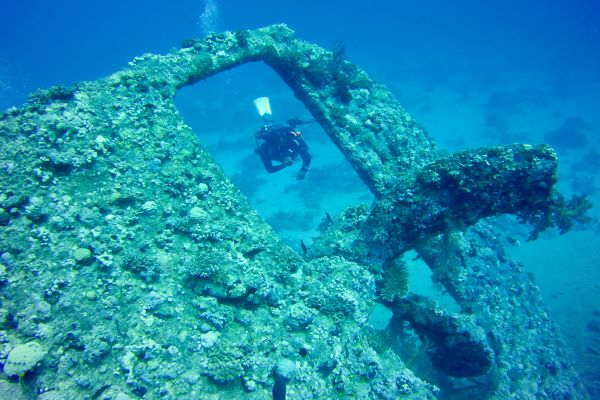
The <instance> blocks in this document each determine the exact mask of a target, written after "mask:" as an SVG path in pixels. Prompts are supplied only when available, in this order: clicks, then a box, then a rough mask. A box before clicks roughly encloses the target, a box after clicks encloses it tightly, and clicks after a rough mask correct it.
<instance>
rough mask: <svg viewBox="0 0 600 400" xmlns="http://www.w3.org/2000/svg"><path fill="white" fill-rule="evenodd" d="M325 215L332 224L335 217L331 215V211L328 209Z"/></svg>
mask: <svg viewBox="0 0 600 400" xmlns="http://www.w3.org/2000/svg"><path fill="white" fill-rule="evenodd" d="M325 216H326V217H327V221H329V223H330V224H332V223H333V219H332V218H331V215H329V213H328V212H327V211H325Z"/></svg>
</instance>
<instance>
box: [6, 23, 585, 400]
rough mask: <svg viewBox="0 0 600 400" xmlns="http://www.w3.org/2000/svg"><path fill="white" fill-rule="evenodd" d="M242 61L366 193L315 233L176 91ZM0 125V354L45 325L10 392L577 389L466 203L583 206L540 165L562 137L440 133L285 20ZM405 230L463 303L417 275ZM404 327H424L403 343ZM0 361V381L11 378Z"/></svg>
mask: <svg viewBox="0 0 600 400" xmlns="http://www.w3.org/2000/svg"><path fill="white" fill-rule="evenodd" d="M250 61H263V62H265V63H266V64H268V65H269V66H271V67H272V68H273V69H274V70H275V71H276V72H277V73H278V74H279V75H280V76H281V77H282V79H283V80H284V81H285V82H286V83H287V84H288V85H289V86H290V87H291V88H292V89H293V91H294V93H295V95H296V96H297V98H298V99H300V100H301V101H302V102H303V103H304V104H305V105H306V107H307V108H308V109H309V110H310V112H311V113H312V115H313V116H314V118H316V119H317V121H318V122H319V123H320V124H321V125H322V127H323V128H324V130H325V131H326V132H327V133H328V135H329V136H330V137H331V138H332V140H333V141H334V142H335V144H336V145H337V146H338V148H339V149H340V150H341V151H342V152H343V154H344V155H345V157H346V158H347V159H348V160H349V161H350V163H351V164H352V166H353V167H354V168H355V169H356V171H357V172H358V173H359V175H360V177H361V178H362V179H363V180H364V182H365V183H366V184H367V186H368V187H369V188H370V190H371V191H372V192H373V194H374V195H375V197H376V199H377V200H376V204H374V205H373V206H372V207H365V206H357V207H354V208H351V209H348V210H347V211H345V212H344V213H342V214H341V215H339V216H337V217H336V218H334V220H333V222H332V223H331V224H330V226H329V228H328V230H327V231H325V232H323V235H322V237H321V238H319V239H317V240H316V241H315V244H314V246H313V247H312V248H310V249H309V251H308V254H307V255H306V257H301V256H299V255H298V254H297V253H296V252H294V251H293V250H291V249H290V248H288V247H286V246H285V245H284V244H283V243H282V242H281V241H279V240H278V238H277V236H276V235H275V234H274V233H273V231H272V230H271V228H270V227H269V226H268V225H267V224H266V223H265V222H264V221H262V220H261V219H260V218H259V217H258V215H257V214H256V212H254V211H253V210H252V209H251V208H250V206H249V205H248V202H247V201H246V199H245V197H244V196H243V195H241V194H240V193H239V191H238V190H237V189H236V188H235V187H234V186H233V185H232V184H231V183H230V182H229V180H228V179H226V177H225V176H224V175H223V173H222V172H221V170H220V168H219V167H218V166H217V165H216V163H215V162H214V161H213V160H212V158H211V156H210V155H209V154H208V153H207V152H206V151H205V150H204V149H203V148H202V146H201V145H200V143H199V142H198V140H197V138H196V136H195V135H194V132H192V130H191V129H190V128H189V127H188V126H187V125H186V124H185V123H184V121H183V119H182V117H181V115H180V114H179V112H178V111H177V109H176V107H175V104H174V97H175V94H176V92H177V90H178V89H179V88H181V87H183V86H186V85H190V84H193V83H194V82H197V81H199V80H202V79H205V78H206V77H208V76H210V75H213V74H217V73H219V72H221V71H224V70H226V69H229V68H233V67H235V66H237V65H240V64H243V63H246V62H250ZM0 135H1V142H0V167H1V175H0V252H1V257H0V296H1V297H0V362H2V363H5V362H6V360H7V357H8V356H9V354H10V352H11V350H12V349H14V348H17V347H18V348H20V349H22V348H24V347H23V346H21V345H23V344H26V343H34V344H32V345H28V347H25V348H35V349H36V350H37V353H36V356H37V358H33V357H29V358H27V360H33V361H34V362H36V363H35V365H33V363H31V364H22V365H23V367H22V368H21V369H23V370H26V371H22V370H21V369H13V370H18V371H19V374H20V375H21V376H20V380H21V381H22V383H23V384H24V385H23V386H21V387H24V388H26V389H23V390H21V393H20V395H21V396H23V397H26V396H28V395H29V394H31V393H32V392H35V393H39V395H38V396H39V397H38V398H40V399H67V398H79V399H86V398H87V399H96V398H98V399H120V400H124V399H133V398H141V397H143V398H165V399H184V398H185V399H218V398H227V399H236V398H237V399H265V398H270V397H271V396H272V391H273V390H275V392H276V395H277V398H281V396H282V395H284V392H287V398H290V399H300V398H303V399H306V398H314V399H328V398H329V399H331V398H365V399H367V398H373V399H379V398H381V399H394V398H403V399H436V398H453V399H461V398H464V399H467V398H472V399H507V398H514V399H525V398H545V399H566V398H569V399H583V398H586V396H585V394H584V392H583V389H582V388H581V385H580V383H579V379H578V376H577V374H576V373H575V372H574V370H573V368H572V367H571V364H570V362H569V360H568V358H567V357H566V356H565V354H564V350H563V347H562V344H561V342H560V340H559V338H558V337H557V334H556V330H555V328H554V327H553V325H552V323H551V322H550V319H549V317H548V315H547V313H546V312H545V311H544V309H543V307H542V305H541V300H540V296H539V294H538V290H537V288H536V286H535V285H534V283H533V282H532V280H531V278H530V277H529V276H528V275H527V274H525V273H524V272H523V270H522V268H521V267H520V266H519V265H518V264H517V263H515V262H513V261H511V260H510V259H509V258H508V257H507V255H506V254H504V252H503V248H502V245H501V244H500V243H499V242H498V241H497V240H496V238H495V236H494V233H493V230H492V228H491V227H490V226H488V225H486V224H482V223H481V222H478V221H479V220H480V219H481V218H484V217H488V216H493V215H498V214H504V213H510V214H516V215H518V216H519V217H520V218H522V219H523V220H524V221H527V222H533V223H535V226H536V227H537V228H536V229H543V228H546V227H549V226H557V227H559V228H560V229H561V230H566V229H568V228H569V226H570V224H572V223H573V222H578V220H580V219H582V218H584V217H583V216H582V214H583V213H582V212H581V211H585V209H586V207H587V204H586V202H585V201H584V200H582V199H577V198H576V199H574V200H572V201H571V202H567V201H565V200H564V199H562V198H561V197H560V196H559V195H558V194H556V193H555V191H554V189H553V185H554V183H555V180H556V177H555V173H556V156H555V154H554V152H553V151H552V149H551V148H549V147H548V146H537V147H532V146H528V145H510V146H502V147H495V148H489V149H478V150H473V151H466V152H461V153H457V154H450V155H448V154H444V153H442V152H440V151H438V150H437V149H436V148H435V146H434V144H433V143H432V142H431V140H430V139H429V137H428V136H427V134H426V132H425V131H424V130H423V129H422V128H421V127H420V126H419V125H418V124H416V123H415V122H414V121H413V120H412V118H411V117H410V116H409V115H408V114H407V113H406V112H405V111H404V110H403V108H402V107H401V106H400V105H399V104H398V102H397V101H396V100H395V99H394V98H393V96H392V95H391V94H390V92H389V91H388V90H386V89H385V87H383V86H381V85H379V84H377V83H375V82H374V81H372V80H371V79H370V78H369V77H368V76H367V74H366V73H365V72H364V71H362V70H360V69H359V68H357V67H356V66H354V65H353V64H351V63H349V62H347V61H344V60H343V59H342V58H341V57H340V55H339V54H333V53H331V52H328V51H326V50H323V49H322V48H320V47H318V46H316V45H313V44H309V43H306V42H303V41H300V40H297V39H296V38H294V36H293V33H292V31H291V30H290V29H288V28H287V27H286V26H284V25H277V26H271V27H268V28H265V29H259V30H254V31H239V32H235V33H232V32H226V33H223V34H218V35H211V36H209V37H207V38H206V39H203V40H191V41H188V42H186V43H185V44H184V46H183V48H181V49H179V50H176V51H173V52H172V53H171V54H168V55H162V56H161V55H152V54H148V55H144V56H142V57H139V58H137V59H135V60H134V61H133V62H131V63H130V65H129V66H128V68H126V69H124V70H122V71H119V72H117V73H115V74H113V75H111V76H109V77H107V78H104V79H99V80H97V81H94V82H84V83H81V84H78V85H75V86H74V87H72V88H59V87H57V88H53V89H49V90H45V91H40V92H37V93H36V94H35V95H33V96H32V97H31V99H30V101H29V102H28V104H26V105H25V106H24V107H23V108H21V109H16V108H13V109H9V110H7V111H6V112H5V113H3V114H2V115H1V117H0ZM150 161H151V162H150ZM469 226H470V227H469ZM412 249H414V250H416V251H417V252H418V253H419V255H420V256H421V257H422V258H423V259H424V260H425V261H426V263H427V264H428V265H429V267H430V268H431V269H432V271H433V275H434V278H435V279H436V280H437V281H438V282H440V283H442V284H443V285H444V286H445V288H446V290H447V291H448V292H449V293H451V294H452V295H453V297H454V299H455V300H456V301H457V303H458V304H459V305H460V307H461V313H459V314H456V313H454V314H451V313H448V312H446V311H444V310H443V309H441V308H440V307H439V306H437V305H436V304H435V303H433V302H432V301H431V300H429V299H426V298H422V297H419V296H416V295H411V294H406V290H405V289H406V287H405V279H406V276H405V274H406V271H405V270H404V269H403V266H402V264H401V261H399V257H400V256H401V255H402V254H403V253H404V252H406V251H407V250H412ZM394 291H396V292H397V293H396V292H394ZM376 302H382V303H385V304H386V305H388V306H389V307H391V309H392V310H393V312H394V315H393V318H392V321H391V323H390V324H389V327H388V329H387V331H385V332H380V331H375V330H373V329H372V328H371V327H369V325H368V324H367V321H368V319H369V315H370V313H371V312H372V309H373V307H374V305H375V304H376ZM407 329H410V330H411V332H413V333H414V335H413V336H414V340H415V341H420V342H421V343H422V345H423V346H422V348H423V349H424V350H423V351H422V352H421V353H420V354H414V355H412V356H411V357H406V356H403V354H402V351H399V349H398V347H399V346H398V345H397V343H398V341H399V340H400V339H399V338H400V337H401V336H402V335H404V334H405V331H406V330H407ZM419 338H420V339H419ZM402 340H404V339H402ZM425 344H427V345H426V346H425ZM15 354H16V353H15ZM25 356H28V355H27V354H25ZM15 357H16V356H15ZM22 357H24V356H22ZM13 358H14V357H13ZM403 358H404V359H403ZM40 359H41V360H40ZM415 360H418V362H417V361H415ZM11 362H12V361H11ZM417 364H418V367H417ZM19 365H21V364H19ZM424 365H425V367H426V368H424V367H423V366H424ZM11 371H12V370H9V371H6V370H5V372H7V375H8V374H10V373H11ZM423 371H426V373H424V372H423ZM7 375H5V376H4V377H2V379H1V380H0V390H2V391H4V392H3V393H8V392H9V391H12V392H13V393H16V392H18V391H19V390H17V388H18V389H20V388H21V387H19V386H18V385H17V384H16V382H17V377H16V376H12V377H10V376H7ZM275 382H277V383H276V384H275ZM274 385H275V386H274ZM274 387H275V389H273V388H274Z"/></svg>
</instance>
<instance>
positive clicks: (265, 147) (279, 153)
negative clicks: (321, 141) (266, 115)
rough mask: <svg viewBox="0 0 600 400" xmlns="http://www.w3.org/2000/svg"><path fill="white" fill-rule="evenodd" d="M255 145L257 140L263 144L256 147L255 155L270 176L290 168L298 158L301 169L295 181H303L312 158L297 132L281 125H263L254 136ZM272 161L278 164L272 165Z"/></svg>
mask: <svg viewBox="0 0 600 400" xmlns="http://www.w3.org/2000/svg"><path fill="white" fill-rule="evenodd" d="M255 138H256V143H257V144H258V141H259V140H263V141H264V142H263V143H262V144H260V145H258V147H257V149H256V153H257V154H258V155H260V159H261V161H262V163H263V164H264V166H265V169H266V170H267V172H268V173H270V174H272V173H273V172H277V171H280V170H282V169H283V168H285V167H287V166H290V165H292V164H293V162H294V161H295V160H296V158H298V156H300V157H301V158H302V168H300V171H299V172H298V175H297V176H296V179H298V180H300V179H304V176H305V175H306V172H307V171H308V167H309V166H310V161H311V159H312V157H311V156H310V153H309V152H308V145H307V144H306V142H305V141H304V140H303V139H302V137H301V133H300V131H299V130H297V129H295V128H293V127H291V126H285V125H282V124H270V125H265V126H264V127H263V128H262V129H261V130H260V131H258V132H256V134H255ZM273 161H276V162H278V164H273Z"/></svg>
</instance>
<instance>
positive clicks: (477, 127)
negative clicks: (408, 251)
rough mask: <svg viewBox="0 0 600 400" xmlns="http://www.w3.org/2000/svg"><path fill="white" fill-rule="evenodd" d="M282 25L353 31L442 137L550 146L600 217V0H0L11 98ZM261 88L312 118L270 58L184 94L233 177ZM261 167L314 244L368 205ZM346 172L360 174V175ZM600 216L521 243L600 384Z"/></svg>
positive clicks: (457, 145)
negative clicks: (330, 223)
mask: <svg viewBox="0 0 600 400" xmlns="http://www.w3.org/2000/svg"><path fill="white" fill-rule="evenodd" d="M279 22H285V23H287V24H288V25H289V26H290V27H291V28H292V29H294V30H295V31H296V35H297V36H298V37H299V38H302V39H305V40H307V41H311V42H315V43H317V44H319V45H321V46H323V47H326V48H331V47H332V46H333V44H334V43H335V42H336V41H342V42H343V43H344V44H345V48H346V56H347V57H348V58H349V59H350V60H351V61H353V62H355V63H356V64H358V65H359V66H360V67H362V68H363V69H365V70H366V71H367V72H368V73H369V74H370V75H371V76H372V77H374V78H375V79H377V80H378V81H379V82H381V83H383V84H385V85H387V86H388V87H389V88H390V89H391V90H392V91H393V92H394V94H395V95H396V96H397V97H398V99H399V100H400V101H401V103H402V104H403V105H404V106H405V107H406V108H407V110H408V111H409V112H410V113H411V114H412V115H413V116H414V117H415V119H417V120H418V121H419V122H421V123H422V124H423V125H424V126H425V127H426V128H427V129H428V130H429V132H430V133H431V135H432V136H433V137H434V138H435V140H436V141H437V143H438V144H439V145H440V147H442V148H446V149H448V150H456V149H462V148H471V147H476V146H482V145H493V144H497V143H509V142H528V143H542V142H550V143H551V144H553V145H554V146H555V148H556V149H557V151H558V154H559V156H560V159H561V166H560V171H559V172H560V182H559V188H560V189H561V190H562V191H564V192H566V193H571V192H576V193H587V194H588V195H589V196H590V200H591V201H592V202H593V203H594V204H595V205H596V207H595V209H594V210H593V211H592V213H593V215H594V216H596V217H597V216H598V215H600V211H599V209H600V207H598V206H599V205H600V194H599V189H600V179H599V176H598V173H599V172H600V112H599V111H600V100H599V99H600V3H598V2H597V1H593V0H571V1H566V0H562V1H558V0H545V1H544V0H536V1H533V0H532V1H526V0H525V1H523V0H521V1H518V0H508V1H501V2H500V1H498V2H491V1H476V0H469V1H467V0H459V1H443V0H431V1H427V2H424V1H418V0H405V1H370V2H366V1H340V0H334V1H279V2H274V1H264V0H259V1H252V2H250V1H241V0H240V1H233V0H229V1H222V0H221V1H219V0H212V1H191V0H179V1H176V2H159V1H148V0H144V1H142V0H131V1H125V0H120V1H114V0H105V1H102V2H82V1H74V0H56V1H51V2H50V1H41V0H30V1H21V2H17V1H11V2H9V1H3V2H2V3H1V5H0V38H1V40H0V109H4V108H7V107H10V106H19V105H21V104H22V103H23V101H24V100H25V98H26V95H27V93H29V92H31V91H33V90H35V89H37V88H40V87H48V86H52V85H57V84H63V85H69V84H72V83H74V82H77V81H81V80H94V79H97V78H99V77H103V76H107V75H109V74H110V73H112V72H114V71H115V70H118V69H121V68H123V67H124V66H125V65H126V64H127V62H128V61H130V60H131V59H132V58H134V57H135V56H138V55H141V54H143V53H147V52H157V53H164V52H167V51H169V49H171V48H173V47H178V46H179V45H180V43H181V42H182V41H183V40H184V39H186V38H189V37H194V36H203V35H206V34H207V33H209V32H210V31H222V30H235V29H248V28H258V27H261V26H265V25H269V24H273V23H279ZM263 95H268V96H270V97H271V98H272V101H273V107H274V109H275V111H276V113H277V116H281V118H288V117H291V116H294V115H299V116H305V114H306V111H305V110H304V109H303V107H302V105H301V104H299V103H298V102H297V101H296V100H295V99H294V98H293V95H292V94H291V92H290V91H289V89H287V88H286V87H285V85H283V84H282V83H281V82H280V81H279V80H278V78H277V77H276V76H275V75H274V74H273V73H272V72H271V71H269V70H267V69H266V67H264V66H260V65H253V66H244V67H241V68H240V69H239V70H237V71H233V72H231V73H227V74H223V75H221V76H219V77H216V78H214V79H212V80H208V81H206V82H201V83H199V84H198V85H196V86H195V87H194V88H191V89H186V90H185V91H182V93H181V94H180V95H179V96H178V106H179V107H180V109H181V111H182V113H183V114H184V117H185V118H186V121H188V123H189V124H190V125H191V126H192V127H193V128H194V129H195V130H196V131H197V132H198V134H199V137H200V138H201V140H203V143H205V145H206V146H207V147H208V148H209V150H214V151H215V152H217V153H219V154H215V156H216V157H217V159H218V160H219V162H220V163H221V164H222V165H223V167H224V169H225V170H226V172H227V173H228V174H229V175H230V176H235V175H236V172H238V173H239V162H243V161H244V160H245V158H246V157H247V156H248V154H249V153H251V147H252V146H253V144H252V141H251V140H250V141H246V142H244V141H241V142H240V141H237V142H236V140H237V139H240V138H243V135H244V134H246V133H248V137H251V133H252V132H254V130H255V129H256V127H257V126H258V124H259V122H260V121H259V120H258V119H257V117H256V115H255V114H254V110H253V108H252V105H251V100H252V99H253V98H254V97H258V96H263ZM232 132H233V133H232ZM236 135H237V136H236ZM240 135H242V136H240ZM223 137H225V138H226V139H225V141H223ZM306 137H307V141H309V145H311V148H312V149H314V152H315V155H316V157H315V160H314V168H315V169H317V168H321V171H327V170H328V168H329V170H330V171H331V170H336V171H337V170H338V168H339V170H340V171H346V170H345V169H344V168H345V167H344V166H343V165H342V164H341V163H343V160H342V159H341V156H339V154H338V155H336V154H334V152H335V149H334V148H333V147H332V146H331V144H330V143H328V142H327V140H326V138H325V139H324V134H323V132H322V131H321V130H320V128H319V127H318V126H308V127H306ZM236 146H237V149H236ZM244 146H247V147H248V148H246V147H244ZM327 146H329V147H327ZM329 152H330V153H329ZM336 157H337V158H336ZM325 158H327V159H328V160H334V161H335V163H334V167H331V166H329V167H328V164H326V163H325V162H324V161H323V160H324V159H325ZM236 169H238V170H236ZM254 173H255V174H256V175H255V176H254V175H253V178H255V181H253V182H250V184H249V188H250V189H249V190H254V191H253V192H252V193H249V197H250V198H251V201H252V202H253V204H254V205H255V206H256V207H257V208H258V209H259V211H260V212H261V213H262V215H263V216H264V217H265V218H266V219H267V220H268V219H269V217H270V216H273V215H276V213H277V212H280V211H283V212H289V211H290V210H291V211H294V209H296V210H301V211H302V212H307V213H309V214H307V215H306V218H307V219H309V220H310V223H309V224H307V226H302V227H298V229H296V230H294V229H293V227H292V228H290V227H289V226H288V227H281V229H282V232H281V234H282V236H284V238H285V239H287V240H289V241H290V243H297V239H299V238H305V239H306V241H309V240H310V235H311V234H312V233H313V231H314V225H316V223H317V222H318V219H319V218H321V217H322V215H323V213H324V211H326V210H327V211H333V212H334V211H337V210H338V209H339V208H341V207H342V206H343V205H346V204H345V203H344V202H346V203H350V204H352V203H354V202H356V201H360V200H367V201H368V194H365V193H364V192H361V191H360V190H359V191H357V193H354V194H352V195H346V194H344V195H340V196H336V194H335V193H331V192H326V191H323V190H321V192H320V196H321V197H319V198H317V199H316V200H314V199H313V200H314V201H316V202H317V203H318V204H317V205H316V206H314V207H310V206H307V205H306V203H302V202H301V201H300V200H299V199H300V198H301V197H302V196H304V200H306V198H308V200H306V201H309V202H310V201H311V198H310V196H309V194H307V193H306V192H305V193H303V194H302V195H299V194H298V192H299V191H298V190H296V191H294V190H291V191H287V192H286V190H285V185H286V184H288V182H289V179H292V178H290V175H289V174H288V175H285V174H284V173H282V174H279V175H277V176H267V175H266V174H264V171H261V170H260V168H257V169H256V170H255V171H254ZM343 177H344V179H345V181H344V182H347V184H354V182H355V181H354V180H353V179H354V178H353V177H352V176H351V174H350V173H346V172H344V174H343ZM234 180H235V179H234ZM307 183H310V181H308V180H307ZM259 184H260V185H272V186H271V188H274V190H276V192H273V191H272V190H270V189H269V190H265V187H267V186H260V187H259ZM252 185H254V186H252ZM340 190H343V187H342V188H341V189H340ZM363 190H364V189H363ZM273 193H276V194H275V195H273ZM290 193H291V194H290ZM286 196H288V197H286ZM595 226H596V228H595V230H594V226H592V229H587V230H582V231H577V232H573V233H570V234H568V235H566V236H557V235H555V234H546V235H545V236H543V237H542V238H541V239H540V240H538V241H536V242H533V243H522V244H521V245H520V246H516V247H513V248H511V252H512V254H513V256H514V257H516V258H517V259H519V260H520V261H523V262H524V263H525V265H526V269H527V270H528V271H530V272H531V273H533V274H534V276H535V279H536V281H537V282H538V284H539V285H540V289H541V292H542V295H543V296H544V299H545V302H546V306H547V307H548V308H549V309H550V311H551V314H552V316H553V318H554V319H555V320H556V321H557V322H558V324H559V325H560V327H561V330H562V333H563V335H564V337H565V339H566V343H567V345H568V347H569V349H570V351H572V352H573V355H574V356H573V359H574V360H575V362H576V363H577V365H578V368H579V370H580V372H581V373H582V375H583V376H584V378H586V383H587V384H588V385H589V386H590V387H591V388H592V387H594V386H596V387H600V367H599V366H600V356H599V354H600V287H599V286H598V282H600V269H599V268H598V266H599V265H600V250H599V248H600V240H599V233H598V232H599V230H598V228H597V224H596V225H595ZM415 288H422V290H423V291H427V290H428V288H427V276H423V277H418V278H417V279H416V280H415V281H414V282H413V289H415ZM591 390H593V389H591ZM595 390H598V389H595Z"/></svg>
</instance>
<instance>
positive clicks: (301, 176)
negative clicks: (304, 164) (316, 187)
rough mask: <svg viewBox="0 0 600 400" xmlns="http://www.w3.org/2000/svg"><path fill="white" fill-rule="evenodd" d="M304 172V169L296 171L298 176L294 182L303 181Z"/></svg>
mask: <svg viewBox="0 0 600 400" xmlns="http://www.w3.org/2000/svg"><path fill="white" fill-rule="evenodd" d="M306 171H307V170H306V169H301V170H300V171H298V175H296V180H297V181H301V180H302V179H304V177H305V176H306Z"/></svg>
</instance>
